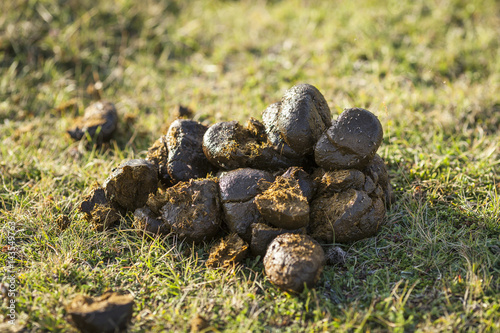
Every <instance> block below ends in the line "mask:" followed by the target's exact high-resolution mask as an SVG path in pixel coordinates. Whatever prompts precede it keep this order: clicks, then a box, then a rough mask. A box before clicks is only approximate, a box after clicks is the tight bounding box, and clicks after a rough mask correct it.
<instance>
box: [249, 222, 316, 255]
mask: <svg viewBox="0 0 500 333" xmlns="http://www.w3.org/2000/svg"><path fill="white" fill-rule="evenodd" d="M286 233H291V234H305V233H306V229H305V228H300V229H295V230H288V229H281V228H275V227H272V226H270V225H267V224H264V223H255V224H253V225H252V241H251V243H250V250H251V252H252V254H253V255H254V256H261V257H264V255H265V254H266V251H267V247H268V246H269V244H270V243H271V242H272V241H273V240H274V239H275V238H276V237H277V236H279V235H282V234H286Z"/></svg>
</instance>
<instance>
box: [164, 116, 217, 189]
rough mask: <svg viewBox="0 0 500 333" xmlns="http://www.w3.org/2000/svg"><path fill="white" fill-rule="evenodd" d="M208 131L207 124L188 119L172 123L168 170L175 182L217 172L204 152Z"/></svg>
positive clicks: (167, 138)
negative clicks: (204, 138)
mask: <svg viewBox="0 0 500 333" xmlns="http://www.w3.org/2000/svg"><path fill="white" fill-rule="evenodd" d="M206 131H207V127H206V126H205V125H202V124H201V123H199V122H197V121H194V120H188V119H177V120H175V121H174V122H173V123H172V124H171V125H170V128H169V129H168V132H167V135H166V142H167V147H168V163H167V171H168V174H169V175H170V178H171V179H172V180H173V181H174V183H177V182H180V181H188V180H190V179H193V178H204V177H206V176H207V174H209V173H211V172H214V173H215V171H216V168H215V167H214V166H212V165H211V164H210V163H209V162H208V160H207V158H206V156H205V154H204V153H203V147H202V143H203V135H204V134H205V132H206Z"/></svg>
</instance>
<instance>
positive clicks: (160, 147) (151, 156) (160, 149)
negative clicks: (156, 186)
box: [146, 135, 173, 187]
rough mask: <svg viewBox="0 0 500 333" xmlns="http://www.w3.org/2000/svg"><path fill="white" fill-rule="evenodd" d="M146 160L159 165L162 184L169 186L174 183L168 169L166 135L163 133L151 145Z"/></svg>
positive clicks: (159, 176)
mask: <svg viewBox="0 0 500 333" xmlns="http://www.w3.org/2000/svg"><path fill="white" fill-rule="evenodd" d="M146 160H148V161H149V162H151V163H153V164H154V165H156V166H157V168H158V179H159V180H160V182H161V185H162V186H164V187H169V186H172V185H173V181H172V177H170V174H169V173H168V169H167V163H168V147H167V136H166V135H162V136H161V137H160V138H158V139H157V140H156V141H155V142H154V143H153V145H151V147H149V149H148V155H147V157H146Z"/></svg>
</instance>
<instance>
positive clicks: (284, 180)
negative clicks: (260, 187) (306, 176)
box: [255, 176, 309, 229]
mask: <svg viewBox="0 0 500 333" xmlns="http://www.w3.org/2000/svg"><path fill="white" fill-rule="evenodd" d="M255 204H256V205H257V209H258V210H259V212H260V213H261V215H262V217H263V218H264V220H266V222H267V223H269V224H271V225H273V226H275V227H277V228H283V229H298V228H302V227H305V226H307V225H308V224H309V203H308V202H307V198H306V197H305V196H304V195H303V192H302V190H301V188H300V186H299V182H298V181H297V180H295V179H294V178H291V177H281V176H278V177H277V178H276V180H275V181H274V182H273V183H272V184H271V186H269V187H268V188H267V189H266V190H265V191H264V192H263V193H262V194H259V195H257V196H256V197H255Z"/></svg>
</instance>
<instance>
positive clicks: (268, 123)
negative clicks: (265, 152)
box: [262, 102, 302, 164]
mask: <svg viewBox="0 0 500 333" xmlns="http://www.w3.org/2000/svg"><path fill="white" fill-rule="evenodd" d="M280 108H281V102H278V103H274V104H271V105H269V106H268V107H267V108H266V109H265V110H264V111H263V112H262V122H263V123H264V126H265V129H266V134H267V140H268V142H269V144H270V145H271V146H272V147H273V149H274V150H275V151H277V152H278V153H279V154H280V155H283V156H285V157H287V158H289V159H290V160H292V161H294V162H295V164H301V160H302V154H301V153H299V152H296V151H295V150H293V149H292V148H291V147H290V146H289V145H288V144H287V143H286V142H285V140H284V139H283V138H282V136H281V134H280V131H279V128H278V114H279V111H280Z"/></svg>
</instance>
